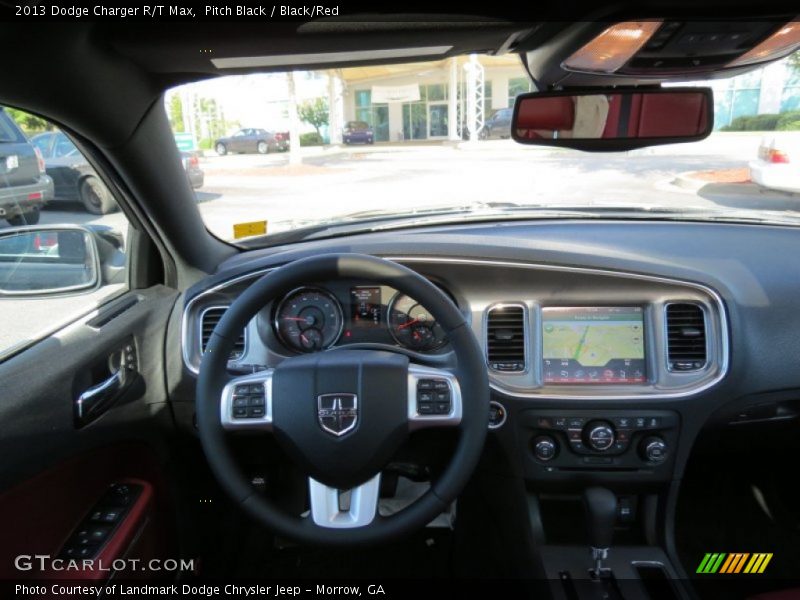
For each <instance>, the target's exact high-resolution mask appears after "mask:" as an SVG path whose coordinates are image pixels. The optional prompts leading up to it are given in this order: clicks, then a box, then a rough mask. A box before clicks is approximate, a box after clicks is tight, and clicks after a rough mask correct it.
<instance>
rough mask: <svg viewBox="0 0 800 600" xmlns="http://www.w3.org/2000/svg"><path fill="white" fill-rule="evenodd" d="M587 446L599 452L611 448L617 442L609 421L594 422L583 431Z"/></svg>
mask: <svg viewBox="0 0 800 600" xmlns="http://www.w3.org/2000/svg"><path fill="white" fill-rule="evenodd" d="M583 433H584V441H585V442H586V445H587V446H589V448H591V449H592V450H596V451H597V452H604V451H606V450H608V449H609V448H611V447H612V446H613V445H614V442H615V441H616V435H615V434H614V427H613V426H612V425H611V423H609V422H608V421H592V422H590V423H589V424H588V425H586V427H585V428H584V430H583Z"/></svg>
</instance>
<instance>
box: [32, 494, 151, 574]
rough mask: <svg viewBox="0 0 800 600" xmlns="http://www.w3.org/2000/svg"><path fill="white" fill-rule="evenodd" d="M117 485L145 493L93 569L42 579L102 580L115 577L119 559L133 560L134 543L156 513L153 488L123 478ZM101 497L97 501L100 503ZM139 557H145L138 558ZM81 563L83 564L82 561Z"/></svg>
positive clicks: (57, 572)
mask: <svg viewBox="0 0 800 600" xmlns="http://www.w3.org/2000/svg"><path fill="white" fill-rule="evenodd" d="M115 483H131V484H137V485H140V486H142V491H141V493H140V494H139V496H138V497H137V498H136V500H135V501H134V503H133V505H132V506H130V507H129V508H128V512H127V513H126V514H125V518H124V519H123V520H122V522H120V523H119V524H118V525H117V527H116V529H115V530H114V532H113V534H112V535H111V537H110V538H109V539H108V540H106V543H105V545H104V546H103V547H102V549H101V550H100V553H99V554H98V555H97V556H96V557H95V558H94V559H93V563H92V568H86V569H81V570H58V571H46V572H44V573H41V574H40V577H41V578H42V579H65V580H75V579H79V580H82V581H101V580H103V579H106V578H107V577H108V576H109V575H110V574H111V570H110V569H111V567H112V565H113V563H114V561H115V560H116V559H118V558H123V557H127V558H132V557H133V556H132V555H133V554H134V553H133V552H132V551H133V546H132V543H133V542H134V540H135V539H136V538H137V535H141V534H143V530H144V528H145V527H146V526H147V522H148V520H150V519H152V513H153V486H152V485H150V484H149V483H147V482H146V481H143V480H141V479H123V480H121V481H117V482H115ZM99 499H100V497H98V498H97V500H99ZM136 558H141V557H138V556H136ZM79 562H80V561H79Z"/></svg>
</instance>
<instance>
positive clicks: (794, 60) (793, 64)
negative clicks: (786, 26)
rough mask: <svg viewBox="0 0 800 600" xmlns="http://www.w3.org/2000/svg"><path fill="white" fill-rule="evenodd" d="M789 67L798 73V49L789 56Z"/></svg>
mask: <svg viewBox="0 0 800 600" xmlns="http://www.w3.org/2000/svg"><path fill="white" fill-rule="evenodd" d="M789 68H790V69H791V70H792V71H794V72H795V73H797V74H798V75H800V50H798V51H797V52H795V53H794V54H792V55H790V56H789Z"/></svg>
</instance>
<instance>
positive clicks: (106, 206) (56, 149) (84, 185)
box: [31, 131, 118, 215]
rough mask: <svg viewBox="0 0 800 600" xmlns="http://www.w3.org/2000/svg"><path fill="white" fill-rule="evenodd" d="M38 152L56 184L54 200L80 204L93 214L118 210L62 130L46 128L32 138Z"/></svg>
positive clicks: (104, 186)
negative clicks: (48, 129) (43, 131)
mask: <svg viewBox="0 0 800 600" xmlns="http://www.w3.org/2000/svg"><path fill="white" fill-rule="evenodd" d="M31 143H32V144H33V145H34V146H36V149H37V150H38V151H39V152H41V154H42V156H43V157H44V164H45V168H46V170H47V174H48V175H49V176H50V177H52V179H53V183H54V185H55V196H54V201H55V202H59V203H63V202H75V201H78V202H80V203H82V204H83V206H84V208H86V210H87V211H88V212H90V213H92V214H94V215H105V214H107V213H110V212H114V211H116V210H118V207H117V203H116V202H115V201H114V197H113V196H112V195H111V192H110V191H109V190H108V188H107V187H106V185H105V184H104V183H103V181H102V180H101V179H100V178H99V177H98V176H97V173H96V172H95V170H94V168H92V165H90V164H89V161H87V160H86V158H84V156H83V154H81V153H80V151H79V150H78V149H77V148H76V147H75V144H73V143H72V141H71V140H70V139H69V138H68V137H67V136H66V135H65V134H64V133H63V132H61V131H48V132H47V133H40V134H38V135H35V136H33V137H32V138H31Z"/></svg>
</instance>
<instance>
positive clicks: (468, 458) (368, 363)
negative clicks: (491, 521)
mask: <svg viewBox="0 0 800 600" xmlns="http://www.w3.org/2000/svg"><path fill="white" fill-rule="evenodd" d="M336 278H346V279H368V280H370V281H374V282H376V283H380V284H383V285H387V286H390V287H392V288H395V289H397V290H399V291H401V292H403V293H404V294H407V295H408V296H410V297H412V298H414V299H415V300H416V301H417V302H420V303H421V304H423V305H424V306H425V307H426V308H427V309H428V310H429V311H430V312H431V314H432V315H433V317H434V318H435V319H436V320H437V321H438V322H439V323H440V324H441V326H442V328H443V329H444V330H445V332H446V333H447V337H448V340H449V341H450V344H451V346H452V348H453V351H454V353H455V357H456V367H455V368H453V369H452V371H451V370H445V369H437V368H432V367H429V366H423V365H419V364H412V363H410V362H409V358H408V357H407V356H405V355H403V354H400V353H394V352H389V351H376V350H348V351H343V350H337V351H322V352H317V353H314V354H306V355H301V356H295V357H291V358H287V359H285V360H284V361H282V362H281V363H280V364H279V365H278V366H277V367H275V368H274V369H266V370H264V371H259V372H256V373H253V374H252V375H245V376H242V377H235V378H232V377H231V376H230V375H229V374H228V373H227V370H226V366H227V362H228V356H229V355H230V352H231V350H232V349H233V345H234V342H235V341H236V339H237V338H238V337H239V335H240V333H241V331H242V329H244V327H245V326H246V325H247V323H248V322H249V321H250V319H252V318H253V317H254V316H255V315H256V313H257V312H258V311H260V310H262V309H263V307H264V306H265V305H266V304H267V303H268V302H269V301H270V300H273V299H274V298H278V297H280V296H281V295H282V294H285V293H286V292H288V291H289V290H291V289H294V288H296V287H298V286H300V285H304V284H306V283H307V282H309V281H323V280H331V279H336ZM196 408H197V427H198V430H199V433H200V440H201V442H202V446H203V450H204V452H205V455H206V458H207V459H208V462H209V464H210V466H211V469H212V471H213V473H214V474H215V476H216V477H217V479H218V480H219V482H220V484H221V485H222V487H223V488H224V489H225V490H226V492H227V493H228V494H229V495H230V496H231V498H232V499H233V500H234V501H235V502H237V503H239V504H240V505H241V507H242V508H243V509H244V511H245V512H246V513H248V514H249V515H250V516H252V517H253V518H255V519H256V520H257V521H260V522H261V523H262V524H264V525H266V526H267V527H269V528H270V529H272V530H274V531H275V532H277V533H279V534H280V535H283V536H285V537H288V538H293V539H296V540H298V541H302V542H306V543H310V544H344V543H352V544H363V543H373V542H382V541H386V540H388V539H391V538H394V537H397V536H400V535H403V534H406V533H408V532H411V531H413V530H416V529H418V528H421V527H423V526H424V525H425V524H427V523H429V522H430V521H431V520H433V519H434V518H435V517H436V516H437V515H438V514H440V513H441V512H442V511H443V510H445V509H446V508H447V506H448V505H449V504H450V503H451V502H452V501H453V500H454V499H455V498H456V496H457V495H458V494H459V493H460V492H461V490H462V488H463V487H464V485H466V482H467V480H468V479H469V477H470V476H471V474H472V472H473V470H474V468H475V466H476V464H477V462H478V459H479V457H480V454H481V451H482V448H483V443H484V441H485V438H486V431H487V425H488V418H489V416H488V415H489V381H488V375H487V371H486V365H485V362H484V359H483V353H482V351H481V348H480V346H479V344H478V341H477V339H476V338H475V335H474V334H473V333H472V331H471V329H470V328H469V326H468V325H467V323H466V321H465V319H464V317H463V316H462V314H461V313H460V312H459V310H458V309H457V308H456V306H455V304H453V302H452V301H451V300H450V299H449V298H448V297H447V296H446V295H445V294H444V293H442V292H441V291H440V290H439V289H438V288H437V287H436V286H435V285H433V284H432V283H431V282H429V281H428V280H427V279H425V278H424V277H422V276H420V275H419V274H417V273H415V272H414V271H412V270H411V269H408V268H406V267H404V266H401V265H399V264H397V263H394V262H391V261H388V260H383V259H379V258H375V257H372V256H367V255H361V254H327V255H320V256H316V257H312V258H306V259H301V260H297V261H295V262H291V263H289V264H287V265H285V266H282V267H280V268H278V269H276V270H274V271H272V272H270V273H268V274H266V275H264V276H263V277H261V278H260V279H259V280H257V281H256V282H255V283H253V284H252V285H251V286H250V287H249V288H248V289H247V290H246V291H245V292H244V293H242V294H241V295H240V296H239V297H238V298H237V299H236V300H235V301H234V302H233V303H232V304H231V306H230V308H228V310H227V311H226V312H225V314H224V316H223V317H222V319H221V320H220V321H219V323H218V324H217V326H216V328H215V329H214V331H213V333H212V334H211V338H210V340H209V343H208V346H207V350H206V352H205V354H204V355H203V359H202V363H201V365H200V375H199V378H198V381H197V397H196ZM425 427H456V428H458V431H459V437H458V442H457V445H456V448H455V451H454V453H453V456H452V457H451V459H450V462H449V464H448V465H447V466H446V467H445V468H444V470H443V471H442V472H441V474H440V475H439V476H438V478H437V479H436V480H435V481H433V482H432V483H431V487H430V489H429V490H428V491H427V492H426V493H425V494H423V495H422V496H421V497H420V498H418V499H417V500H415V501H414V502H413V503H412V504H410V505H409V506H407V507H406V508H405V509H403V510H401V511H399V512H397V513H395V514H392V515H390V516H382V515H380V514H379V512H378V497H379V491H380V478H381V470H382V469H383V468H384V467H385V466H386V464H387V463H388V462H389V460H390V459H391V457H392V456H393V455H394V454H395V452H396V451H397V450H398V449H399V448H400V446H401V445H402V444H403V442H404V441H405V440H406V438H407V437H408V435H409V433H410V432H411V431H413V430H416V429H421V428H425ZM254 430H255V431H265V432H270V433H271V434H272V435H274V436H275V439H276V441H277V442H278V444H279V445H280V446H281V447H282V448H283V450H284V451H285V452H286V453H287V455H288V456H289V457H290V458H291V459H292V460H293V461H294V462H295V464H296V465H297V466H298V467H299V468H300V469H301V470H302V471H303V472H304V473H305V474H306V475H307V476H308V486H309V504H310V510H309V512H308V514H307V515H306V516H299V515H290V514H287V513H286V512H284V511H282V510H280V509H278V508H277V507H275V506H274V505H273V504H272V503H271V502H270V501H269V500H268V499H267V498H266V497H265V496H263V495H261V494H259V493H258V492H256V490H254V489H253V487H252V486H251V484H250V482H249V480H248V479H247V477H246V476H245V475H244V474H243V472H242V471H241V469H240V468H239V466H238V465H237V463H236V460H235V458H234V456H233V453H232V452H231V450H230V448H229V446H228V444H227V443H226V434H227V433H235V432H242V431H254ZM343 491H349V492H350V502H349V507H345V508H344V509H343V508H342V507H341V503H340V496H341V494H342V493H343Z"/></svg>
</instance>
